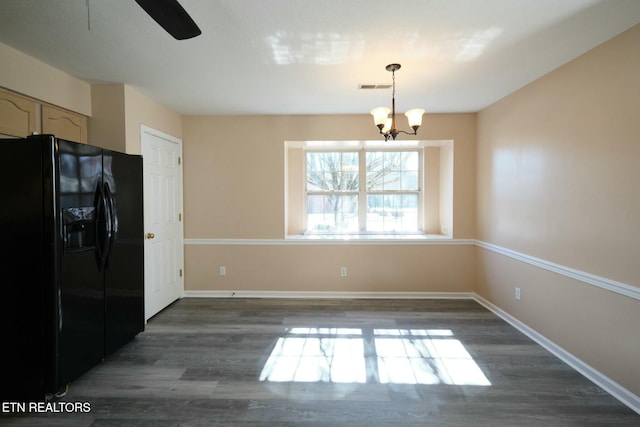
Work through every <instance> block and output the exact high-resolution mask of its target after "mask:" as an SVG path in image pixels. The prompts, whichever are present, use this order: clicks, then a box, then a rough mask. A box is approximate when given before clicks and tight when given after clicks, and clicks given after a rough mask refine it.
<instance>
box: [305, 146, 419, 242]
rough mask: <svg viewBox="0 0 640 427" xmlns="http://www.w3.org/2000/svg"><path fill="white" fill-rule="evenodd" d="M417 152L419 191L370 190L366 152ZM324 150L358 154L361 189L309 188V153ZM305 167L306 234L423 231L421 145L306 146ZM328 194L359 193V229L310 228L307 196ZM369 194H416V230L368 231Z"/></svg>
mask: <svg viewBox="0 0 640 427" xmlns="http://www.w3.org/2000/svg"><path fill="white" fill-rule="evenodd" d="M382 151H384V152H416V153H418V189H417V190H367V188H366V179H367V168H366V153H368V152H382ZM322 152H325V153H326V152H332V153H337V152H343V153H358V177H359V180H358V191H350V192H344V191H335V192H331V191H308V188H307V184H308V183H307V153H322ZM303 158H304V166H303V173H302V176H303V179H304V187H303V188H304V197H303V199H304V203H303V215H304V221H303V224H304V230H305V231H304V234H305V235H379V236H384V235H388V236H401V235H420V234H424V230H423V223H424V222H423V215H424V150H423V149H422V148H413V147H391V148H384V147H379V146H376V147H371V148H367V147H335V146H334V147H331V148H324V149H322V148H305V149H304V156H303ZM325 194H340V195H349V194H351V195H356V194H357V196H358V227H359V230H358V231H357V232H353V231H352V232H345V231H333V232H330V231H327V232H318V231H310V230H309V229H308V228H309V227H308V214H307V211H308V206H307V202H308V196H309V195H325ZM370 194H398V195H400V194H417V195H418V213H417V224H416V231H396V232H393V231H369V230H366V226H367V196H368V195H370Z"/></svg>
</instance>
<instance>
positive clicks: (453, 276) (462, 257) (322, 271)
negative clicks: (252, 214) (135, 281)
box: [185, 244, 475, 293]
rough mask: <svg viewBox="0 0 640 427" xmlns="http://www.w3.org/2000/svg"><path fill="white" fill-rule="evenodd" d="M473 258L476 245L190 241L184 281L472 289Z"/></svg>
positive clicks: (235, 286) (223, 285) (236, 287)
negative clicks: (222, 271) (221, 270)
mask: <svg viewBox="0 0 640 427" xmlns="http://www.w3.org/2000/svg"><path fill="white" fill-rule="evenodd" d="M474 256H475V253H474V247H473V246H472V245H394V246H390V245H370V244H369V245H347V244H337V245H326V244H323V245H314V244H246V245H245V244H230V245H228V244H213V245H186V246H185V271H186V276H185V280H186V288H187V290H190V291H193V290H209V291H210V290H215V291H225V290H227V291H287V292H299V291H312V292H316V291H320V292H365V293H367V292H472V291H473V282H474V280H475V278H474V269H473V265H474ZM220 266H225V267H226V270H227V275H226V276H224V277H221V276H219V274H218V271H219V267H220ZM342 267H346V268H347V277H341V276H340V268H342Z"/></svg>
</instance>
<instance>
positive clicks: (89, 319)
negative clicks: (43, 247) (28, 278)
mask: <svg viewBox="0 0 640 427" xmlns="http://www.w3.org/2000/svg"><path fill="white" fill-rule="evenodd" d="M56 148H57V150H56V153H55V162H56V163H57V164H56V169H57V171H58V175H57V176H58V186H59V192H58V201H57V204H58V212H60V215H59V219H58V220H57V221H58V226H59V228H58V232H57V237H58V239H57V240H58V242H56V245H58V247H59V249H60V254H61V256H60V261H59V262H60V264H59V271H60V273H59V285H58V286H59V289H58V295H57V300H58V304H59V306H58V310H57V316H58V318H57V319H56V324H55V328H56V336H57V343H56V344H57V345H56V349H57V360H58V363H57V372H56V374H57V375H56V376H55V381H54V382H55V386H56V387H57V388H59V387H64V386H65V385H66V384H68V383H69V382H71V381H73V380H74V379H76V378H77V377H79V376H80V375H82V374H83V373H84V372H86V371H88V370H89V369H91V368H92V367H93V366H95V365H97V364H98V363H100V362H101V361H102V359H103V357H104V290H103V277H102V272H100V271H99V268H98V263H97V262H96V255H95V252H96V250H97V249H96V246H97V245H98V244H100V242H101V240H103V239H101V238H100V236H101V235H103V234H105V231H103V230H102V227H104V223H105V220H104V219H102V218H101V217H102V215H101V214H100V210H99V209H98V206H95V203H96V201H97V200H96V199H97V198H96V193H97V192H98V189H99V188H100V186H101V185H102V149H100V148H97V147H92V146H90V145H85V144H77V143H74V142H68V141H64V140H56ZM73 216H75V218H73Z"/></svg>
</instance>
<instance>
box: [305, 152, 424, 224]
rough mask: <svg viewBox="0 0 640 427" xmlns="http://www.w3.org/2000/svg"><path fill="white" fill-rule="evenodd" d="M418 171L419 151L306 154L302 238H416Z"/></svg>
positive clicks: (419, 181)
mask: <svg viewBox="0 0 640 427" xmlns="http://www.w3.org/2000/svg"><path fill="white" fill-rule="evenodd" d="M421 165H422V151H421V150H408V149H405V150H381V149H359V150H355V149H354V150H341V151H337V150H336V151H311V150H308V151H306V155H305V170H306V172H305V173H306V227H305V230H306V232H307V233H326V234H329V233H337V234H344V233H372V234H375V233H381V234H383V233H384V234H392V233H396V234H403V233H418V232H421V227H420V224H421V215H422V212H421V205H422V203H421V199H422V193H421V191H422V190H421V184H420V183H421V181H422V166H421Z"/></svg>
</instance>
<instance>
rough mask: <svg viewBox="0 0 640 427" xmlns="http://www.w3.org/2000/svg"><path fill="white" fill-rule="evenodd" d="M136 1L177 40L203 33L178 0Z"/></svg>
mask: <svg viewBox="0 0 640 427" xmlns="http://www.w3.org/2000/svg"><path fill="white" fill-rule="evenodd" d="M136 3H138V4H139V5H140V7H142V8H143V9H144V10H145V12H147V13H148V14H149V16H151V17H152V18H153V19H154V20H155V21H156V22H157V23H158V24H160V26H161V27H162V28H164V29H165V30H166V31H167V32H168V33H169V34H171V35H172V36H173V37H174V38H175V39H177V40H185V39H190V38H192V37H196V36H199V35H200V34H202V31H200V28H198V26H197V25H196V23H195V22H193V19H191V17H190V16H189V14H188V13H187V12H186V11H185V10H184V8H183V7H182V6H180V3H178V0H136Z"/></svg>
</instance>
